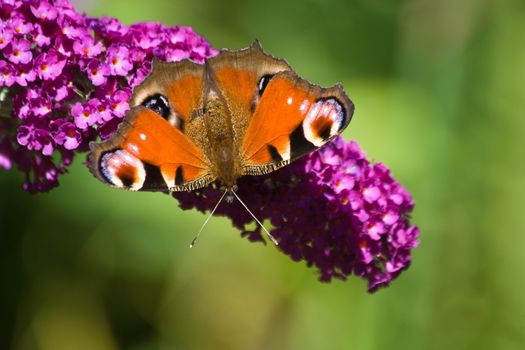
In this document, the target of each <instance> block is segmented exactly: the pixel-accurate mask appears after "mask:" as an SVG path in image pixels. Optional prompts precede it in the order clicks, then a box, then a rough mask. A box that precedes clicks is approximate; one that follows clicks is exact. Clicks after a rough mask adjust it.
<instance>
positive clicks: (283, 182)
mask: <svg viewBox="0 0 525 350" xmlns="http://www.w3.org/2000/svg"><path fill="white" fill-rule="evenodd" d="M238 187H239V189H238V191H237V193H238V194H239V196H240V197H241V198H242V199H243V200H244V201H245V202H246V204H247V206H248V207H249V208H252V210H253V212H254V214H255V215H256V216H257V217H258V218H259V219H260V220H266V222H268V223H270V224H271V226H273V230H270V233H271V234H272V236H274V237H276V238H277V240H278V241H279V249H281V250H282V251H283V252H284V253H286V254H287V255H289V256H290V257H291V258H292V259H293V260H296V261H299V260H304V261H306V263H307V265H308V266H315V267H316V268H317V269H318V270H319V272H320V279H321V280H322V281H330V280H332V279H333V278H336V279H342V280H344V279H346V278H347V277H348V276H350V275H352V274H353V275H356V276H360V277H362V278H364V279H366V280H367V282H368V289H369V291H375V290H377V289H378V288H379V287H381V286H387V285H388V284H389V283H390V281H392V280H393V279H395V278H396V277H397V276H398V275H399V274H400V273H401V272H402V271H403V270H405V269H406V268H408V266H409V264H410V260H411V250H412V249H413V248H415V247H416V246H417V244H418V234H419V231H418V228H417V227H416V226H411V225H410V223H409V214H410V212H411V211H412V209H413V206H414V202H413V200H412V197H411V196H410V194H409V193H408V192H407V191H406V190H405V189H404V188H403V187H402V186H401V185H400V184H399V183H397V182H396V181H395V180H394V179H393V178H392V175H391V174H390V171H389V170H388V168H386V167H385V166H384V165H382V164H380V163H378V164H371V163H370V162H369V161H368V160H367V159H366V158H365V155H364V153H363V152H362V151H361V150H360V148H359V146H358V145H357V143H355V142H349V143H346V142H345V141H344V140H343V139H342V138H341V137H337V138H336V139H335V140H334V141H332V142H331V143H329V144H327V145H326V146H324V147H322V148H321V149H319V150H318V151H317V152H313V153H311V154H309V155H308V156H306V157H303V158H301V159H300V160H298V161H296V162H294V163H292V164H290V165H288V166H286V167H284V168H282V169H280V170H277V171H276V172H274V173H272V174H269V175H264V176H251V177H242V178H240V179H239V183H238ZM220 195H221V192H220V191H219V190H218V189H213V188H207V189H204V190H202V191H198V192H197V195H195V194H192V193H184V192H180V193H175V194H174V196H175V197H176V198H178V199H179V200H180V205H181V207H182V208H183V209H189V208H197V209H199V210H201V211H205V210H211V208H213V206H214V205H215V203H216V201H217V200H218V198H219V197H220ZM216 213H217V215H225V216H227V217H229V218H231V220H232V223H233V225H234V226H236V227H238V228H239V229H240V230H242V232H243V233H242V235H243V236H246V237H247V238H248V239H250V240H253V241H259V240H262V237H263V236H262V235H261V228H260V227H259V226H256V228H255V230H249V229H248V228H247V227H249V226H253V224H254V223H253V219H252V217H251V216H250V215H249V214H248V213H246V211H245V210H243V209H242V207H241V206H240V204H239V203H236V202H234V203H232V204H230V205H223V206H220V207H219V209H218V210H217V211H216Z"/></svg>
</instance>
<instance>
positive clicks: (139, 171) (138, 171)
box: [99, 149, 146, 191]
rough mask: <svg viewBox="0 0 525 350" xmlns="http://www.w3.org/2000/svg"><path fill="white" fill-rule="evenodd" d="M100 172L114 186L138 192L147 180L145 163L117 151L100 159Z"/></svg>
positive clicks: (108, 153)
mask: <svg viewBox="0 0 525 350" xmlns="http://www.w3.org/2000/svg"><path fill="white" fill-rule="evenodd" d="M99 170H100V173H101V175H102V177H103V178H104V180H105V181H106V182H107V183H109V184H112V185H113V186H116V187H120V188H129V189H131V190H134V191H138V190H140V189H141V188H142V186H143V184H144V181H145V179H146V171H145V168H144V163H143V162H142V161H141V160H140V159H138V158H137V157H135V156H134V155H133V154H131V153H129V152H128V151H125V150H122V149H117V150H112V151H108V152H106V153H104V154H103V155H102V157H100V163H99Z"/></svg>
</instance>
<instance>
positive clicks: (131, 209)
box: [0, 0, 525, 350]
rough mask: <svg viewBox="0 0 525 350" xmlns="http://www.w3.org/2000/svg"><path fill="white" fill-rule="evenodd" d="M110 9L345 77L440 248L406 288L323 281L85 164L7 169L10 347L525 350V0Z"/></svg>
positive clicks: (0, 255) (1, 274)
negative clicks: (47, 173) (54, 177)
mask: <svg viewBox="0 0 525 350" xmlns="http://www.w3.org/2000/svg"><path fill="white" fill-rule="evenodd" d="M76 4H77V6H78V7H79V8H80V9H82V10H85V11H86V12H87V13H89V14H91V15H93V16H101V15H110V16H114V17H118V18H119V19H120V20H122V21H124V22H125V23H128V24H129V23H133V22H137V21H145V20H152V21H161V22H163V23H165V24H169V25H175V24H182V25H189V26H192V27H193V28H194V29H195V30H196V31H197V32H198V33H200V34H202V35H204V36H205V37H206V38H207V39H208V40H210V42H211V43H212V45H213V46H214V47H216V48H221V47H227V48H232V49H236V48H241V47H245V46H247V45H249V44H250V43H251V42H252V41H253V40H254V39H255V38H257V39H259V40H260V41H261V42H262V44H263V47H264V48H265V50H267V51H268V52H270V53H272V54H273V55H275V56H277V57H285V58H286V59H287V60H288V61H289V63H290V64H291V65H292V66H293V67H294V68H295V69H296V70H297V72H298V73H299V74H300V75H301V76H303V77H305V78H306V79H308V80H310V81H313V82H318V83H321V84H323V85H331V84H333V83H335V82H338V81H341V82H342V83H343V84H344V86H345V89H346V90H347V92H348V94H349V95H350V97H351V98H352V99H353V100H354V102H355V105H356V114H355V117H354V119H353V121H352V123H351V125H350V127H349V128H348V129H347V131H346V132H345V135H344V136H345V137H346V138H347V139H349V138H352V139H355V140H357V141H358V142H359V143H360V144H361V146H362V147H363V149H364V150H365V151H366V152H367V154H368V156H369V157H370V158H371V159H373V160H376V161H382V162H384V163H385V164H387V165H388V166H389V167H390V168H391V169H392V171H393V173H394V175H395V176H396V178H397V179H398V180H399V181H400V182H402V183H403V184H404V185H405V186H406V187H407V188H408V189H409V190H410V191H411V192H412V194H413V196H414V198H415V200H416V203H417V205H416V210H415V211H414V213H413V222H414V223H415V224H417V225H419V226H420V229H421V244H420V246H419V248H417V249H416V250H415V252H414V256H413V264H412V266H411V267H410V269H409V270H407V271H406V272H404V273H403V274H402V275H401V276H400V278H399V279H398V280H396V281H394V283H393V284H392V286H391V287H389V288H387V289H382V290H380V291H379V292H377V293H376V294H372V295H370V294H367V292H366V285H365V283H364V282H363V281H361V280H358V279H356V278H352V279H350V280H349V281H347V282H340V281H336V282H333V283H330V284H322V283H319V282H318V281H317V276H316V274H315V272H314V271H313V270H311V269H308V268H306V267H305V266H304V264H302V263H299V264H298V263H294V262H292V261H291V260H290V259H289V258H288V257H286V256H284V255H283V254H281V253H279V252H278V251H277V250H276V249H275V248H274V247H272V246H270V245H268V246H263V245H260V244H253V243H249V242H248V241H247V240H243V239H240V238H239V237H238V236H239V235H238V231H236V230H234V229H232V227H231V226H230V224H229V223H228V221H227V220H226V219H224V218H213V220H211V222H210V224H209V226H208V227H207V229H206V231H205V232H204V234H203V237H202V239H201V241H200V243H199V245H198V246H197V247H196V248H195V249H191V250H190V249H189V248H188V243H189V242H190V241H191V239H192V238H193V236H194V234H195V233H196V232H197V230H198V228H199V227H200V225H201V224H202V222H203V220H204V219H205V216H204V215H203V214H200V213H198V212H195V211H187V212H182V211H181V210H179V209H178V208H177V203H176V202H175V201H174V200H171V199H170V198H169V197H168V196H164V195H161V194H148V193H140V194H137V193H131V192H125V191H117V190H111V189H109V188H107V187H105V186H103V185H102V184H101V183H99V182H98V181H97V180H95V179H94V178H93V177H92V176H91V175H90V174H89V173H88V171H87V170H86V169H85V168H84V167H83V166H82V164H81V163H82V161H83V160H84V157H78V159H77V160H76V163H75V165H74V166H73V167H72V168H71V173H70V174H69V175H67V176H63V177H62V178H61V186H60V187H59V188H57V189H55V190H54V191H52V192H51V193H49V194H44V195H37V196H31V195H28V194H26V193H24V192H23V191H22V190H21V189H20V183H21V181H22V176H21V174H18V173H16V172H2V173H1V174H0V185H1V200H0V220H1V246H0V261H1V265H0V284H1V287H0V322H1V324H0V348H1V349H17V350H18V349H42V350H71V349H80V350H84V349H85V350H91V349H93V350H106V349H107V350H110V349H132V350H146V349H148V350H149V349H159V350H167V349H249V350H251V349H297V350H299V349H300V350H310V349H312V350H313V349H524V348H525V288H524V287H525V279H524V272H523V269H524V267H525V264H524V263H525V252H524V249H525V236H524V235H525V215H524V214H525V213H524V198H525V182H524V181H523V174H524V172H525V165H524V162H523V160H524V157H523V156H524V149H525V148H524V146H525V142H524V135H523V134H524V131H525V128H524V126H525V113H524V111H525V2H524V1H522V0H519V1H518V0H516V1H512V0H499V1H498V0H461V1H458V0H441V1H431V0H406V1H402V0H390V1H389V0H384V1H382V0H352V1H348V0H347V1H339V2H337V1H331V2H329V1H321V0H303V1H294V2H291V1H282V0H266V1H264V2H258V3H255V2H247V1H243V0H228V1H220V2H219V1H213V2H212V1H206V0H193V1H191V2H186V1H166V0H148V1H129V0H118V1H108V2H105V1H102V0H98V1H82V2H81V1H80V0H78V1H77V2H76Z"/></svg>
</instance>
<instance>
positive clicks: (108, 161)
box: [88, 107, 211, 191]
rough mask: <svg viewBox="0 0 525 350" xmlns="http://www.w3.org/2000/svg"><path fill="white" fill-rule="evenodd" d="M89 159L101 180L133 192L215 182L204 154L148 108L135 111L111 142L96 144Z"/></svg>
mask: <svg viewBox="0 0 525 350" xmlns="http://www.w3.org/2000/svg"><path fill="white" fill-rule="evenodd" d="M160 150H162V151H160ZM88 160H89V167H90V169H91V172H92V173H93V174H94V175H95V176H96V177H97V178H99V179H100V180H101V181H103V182H106V183H108V184H109V185H112V186H114V187H120V188H128V189H131V190H142V191H168V190H173V189H175V190H176V189H178V188H182V187H184V188H190V189H191V188H192V187H195V188H197V187H202V186H204V185H206V184H207V183H209V182H210V180H211V179H208V178H207V174H208V170H207V169H208V166H207V164H206V158H205V156H204V154H203V153H202V151H201V150H200V149H199V148H198V147H197V146H196V145H195V144H194V143H193V142H192V141H191V140H190V139H189V138H188V137H187V136H186V135H184V134H183V133H182V132H181V131H180V130H179V129H177V128H174V127H173V126H171V125H170V124H169V123H168V122H167V121H166V120H165V119H163V118H162V117H160V116H159V115H157V114H156V113H155V112H153V111H151V110H149V109H147V108H144V107H137V108H136V109H135V110H134V111H133V112H131V114H129V115H128V117H127V119H126V121H125V122H123V123H122V124H121V126H120V127H119V130H118V131H117V133H116V134H115V135H114V136H113V137H112V138H111V139H110V140H109V141H106V142H103V143H99V144H93V145H92V152H91V154H90V155H89V158H88ZM201 184H203V185H202V186H200V185H201Z"/></svg>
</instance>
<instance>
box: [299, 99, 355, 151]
mask: <svg viewBox="0 0 525 350" xmlns="http://www.w3.org/2000/svg"><path fill="white" fill-rule="evenodd" d="M347 118H348V116H347V113H346V110H345V108H344V107H343V105H342V104H341V103H340V102H339V100H337V99H336V98H335V97H328V98H322V99H318V100H317V101H316V102H315V103H314V104H313V105H312V106H311V108H309V109H308V111H307V112H306V117H305V119H304V121H303V129H304V136H305V138H306V139H307V140H308V141H309V142H310V143H312V144H313V145H315V146H316V147H320V146H322V145H323V144H324V143H326V142H327V141H328V140H329V139H331V138H332V137H334V136H335V135H336V134H338V133H339V132H341V130H342V128H344V126H345V125H346V124H347Z"/></svg>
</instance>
